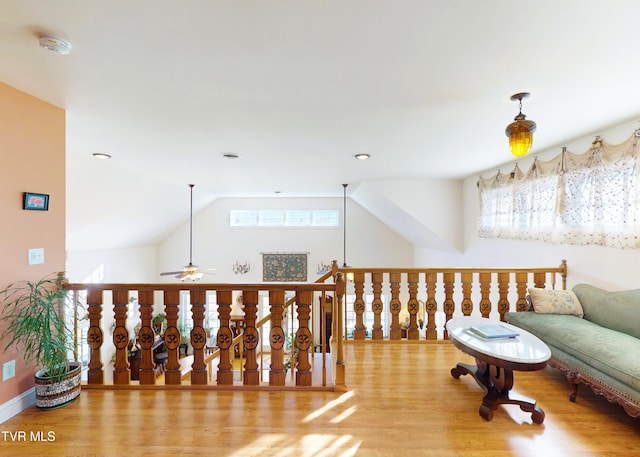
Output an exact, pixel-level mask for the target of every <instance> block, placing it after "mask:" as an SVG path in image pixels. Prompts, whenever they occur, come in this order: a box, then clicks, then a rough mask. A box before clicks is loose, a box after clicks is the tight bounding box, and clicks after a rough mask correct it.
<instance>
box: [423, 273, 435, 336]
mask: <svg viewBox="0 0 640 457" xmlns="http://www.w3.org/2000/svg"><path fill="white" fill-rule="evenodd" d="M437 281H438V275H437V273H435V272H431V271H430V272H427V274H426V283H427V302H426V303H425V308H426V311H427V339H428V340H436V339H438V330H437V328H436V312H438V303H437V302H436V282H437Z"/></svg>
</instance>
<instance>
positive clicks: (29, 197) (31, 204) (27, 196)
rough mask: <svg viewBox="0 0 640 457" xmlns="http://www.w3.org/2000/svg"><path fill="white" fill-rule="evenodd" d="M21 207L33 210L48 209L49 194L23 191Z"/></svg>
mask: <svg viewBox="0 0 640 457" xmlns="http://www.w3.org/2000/svg"><path fill="white" fill-rule="evenodd" d="M22 208H23V209H28V210H35V211H49V195H48V194H35V193H33V192H25V193H24V201H23V204H22Z"/></svg>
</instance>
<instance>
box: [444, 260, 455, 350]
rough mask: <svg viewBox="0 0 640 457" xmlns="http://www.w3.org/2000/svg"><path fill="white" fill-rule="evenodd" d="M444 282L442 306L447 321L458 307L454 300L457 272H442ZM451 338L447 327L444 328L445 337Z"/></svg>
mask: <svg viewBox="0 0 640 457" xmlns="http://www.w3.org/2000/svg"><path fill="white" fill-rule="evenodd" d="M442 282H443V283H444V301H443V302H442V308H443V310H444V315H445V323H446V322H449V320H451V318H453V312H454V311H455V309H456V303H455V302H454V301H453V285H454V282H455V274H454V273H451V272H446V273H442ZM448 338H449V333H448V332H447V328H446V327H445V328H444V339H445V340H446V339H448Z"/></svg>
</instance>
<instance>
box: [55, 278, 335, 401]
mask: <svg viewBox="0 0 640 457" xmlns="http://www.w3.org/2000/svg"><path fill="white" fill-rule="evenodd" d="M68 287H69V289H71V290H72V291H73V293H74V294H75V295H76V299H79V300H80V301H83V300H84V301H86V306H87V309H88V316H87V319H88V329H87V331H86V340H87V344H88V347H89V359H88V373H87V386H104V385H113V386H132V385H141V386H144V385H158V384H159V383H158V382H157V376H156V375H157V370H156V368H157V367H156V363H155V362H154V359H153V351H152V347H153V343H154V340H155V338H156V333H155V332H154V330H153V326H152V316H153V314H154V310H157V309H161V310H162V312H164V313H165V314H166V330H165V331H164V333H163V335H162V336H163V338H164V345H165V346H166V349H167V359H166V362H164V367H163V368H164V369H163V376H162V379H163V384H162V385H164V386H179V385H181V384H183V373H184V372H185V371H186V372H188V373H189V376H188V379H187V380H185V384H188V385H190V386H209V387H222V388H230V387H233V386H236V385H238V381H234V373H233V360H234V352H233V345H234V337H233V332H232V330H231V307H232V302H233V300H232V296H233V293H234V292H236V293H237V292H240V293H241V294H242V302H243V310H244V313H245V316H244V325H243V328H244V330H243V332H242V334H241V335H239V337H238V338H235V344H238V343H239V344H240V345H241V347H242V359H243V363H244V366H243V370H242V378H241V379H242V381H241V384H240V385H242V386H243V387H253V388H260V387H267V386H268V387H270V388H272V389H274V388H275V389H278V388H280V389H284V388H291V387H293V388H302V389H311V388H314V387H316V388H329V389H332V390H345V385H344V383H345V381H344V358H343V354H344V353H343V349H342V343H343V336H342V331H341V325H342V324H341V323H340V321H339V320H338V321H336V323H335V325H334V328H333V333H332V334H333V338H332V342H331V343H332V348H331V352H330V354H331V357H330V360H331V362H330V363H331V367H330V374H331V376H330V377H331V379H330V381H329V382H327V376H326V370H327V367H326V364H325V362H326V359H325V358H326V355H327V354H326V352H327V351H326V349H327V348H324V347H323V351H322V354H321V355H322V358H323V363H322V367H321V371H322V373H321V376H320V377H319V379H320V381H318V382H316V379H315V378H316V377H317V376H315V374H314V371H317V370H316V369H315V367H313V366H312V364H313V363H314V360H315V358H316V354H315V353H314V346H313V335H312V330H311V329H312V307H313V305H314V301H315V300H314V298H315V297H317V296H320V297H324V296H325V295H326V294H327V293H330V294H331V295H332V296H333V297H335V298H336V299H335V300H333V301H332V303H333V307H334V308H333V310H332V312H333V313H334V315H337V316H340V315H342V314H343V313H342V310H341V308H340V307H341V306H342V297H343V296H344V281H343V278H342V274H341V273H339V274H337V275H336V276H335V282H334V283H314V284H200V283H183V284H68ZM182 291H188V293H189V297H190V300H189V301H190V304H191V309H190V311H191V317H192V322H193V329H192V330H191V332H190V335H189V339H190V343H191V347H192V348H193V354H192V357H190V358H189V360H190V361H191V362H192V363H191V364H190V366H188V367H184V366H183V365H184V363H183V362H181V359H180V354H179V346H180V340H181V336H182V335H180V331H179V330H178V320H179V313H180V293H181V292H182ZM208 291H215V293H216V302H217V308H218V317H219V321H220V329H219V331H218V333H217V336H216V345H217V349H216V351H217V354H216V356H217V359H218V369H217V376H216V379H215V384H211V383H210V381H209V375H208V370H207V364H206V363H205V360H207V361H209V362H211V360H212V357H211V356H212V354H205V351H206V341H207V335H206V331H205V328H204V320H205V316H204V314H205V304H206V294H207V292H208ZM259 293H263V294H264V293H267V294H268V297H269V306H270V314H269V316H268V317H267V318H266V319H262V320H260V321H258V319H257V310H258V297H259ZM287 293H291V294H293V299H292V300H293V301H291V302H290V303H291V306H295V312H296V316H297V323H298V325H297V327H298V329H297V332H296V333H295V349H296V360H294V363H292V364H291V367H290V369H291V370H292V372H294V373H295V376H294V377H293V382H292V383H288V382H287V381H286V379H285V376H286V369H285V353H284V352H285V347H284V343H285V340H286V335H285V330H284V329H283V328H282V322H283V313H284V310H285V294H287ZM132 296H135V297H136V300H137V302H138V307H139V316H136V317H139V322H140V329H139V331H138V333H137V335H130V332H129V330H128V328H127V318H128V312H129V310H130V308H129V306H130V301H131V297H132ZM107 306H112V312H113V316H114V324H113V329H112V340H113V345H114V346H115V357H114V361H113V381H112V384H111V383H105V376H104V375H105V367H104V363H103V360H102V357H103V354H102V347H103V344H104V342H105V338H104V334H105V331H104V328H105V326H104V325H103V322H102V321H103V317H104V316H105V314H106V313H107V312H109V311H111V310H109V309H107V308H106V307H107ZM266 320H268V321H269V323H270V328H271V330H270V333H269V335H268V336H266V337H267V338H268V341H269V360H268V361H269V369H268V383H265V382H262V380H261V373H260V372H261V371H264V370H265V368H264V366H259V364H258V353H261V352H262V351H261V350H260V349H261V344H262V343H261V337H260V334H259V330H258V329H259V327H260V326H261V325H262V324H264V323H265V322H266ZM78 325H79V324H78V323H77V322H76V326H78ZM240 340H241V341H240ZM132 341H136V342H137V344H138V345H139V346H140V351H141V354H142V359H141V361H140V368H139V380H138V381H135V382H134V381H131V373H130V367H129V363H128V352H129V349H130V347H131V342H132ZM291 384H292V385H291Z"/></svg>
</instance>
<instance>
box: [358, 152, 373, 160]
mask: <svg viewBox="0 0 640 457" xmlns="http://www.w3.org/2000/svg"><path fill="white" fill-rule="evenodd" d="M354 157H355V158H356V159H358V160H367V159H368V158H369V157H371V155H370V154H365V153H364V152H361V153H359V154H356V155H355V156H354Z"/></svg>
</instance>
